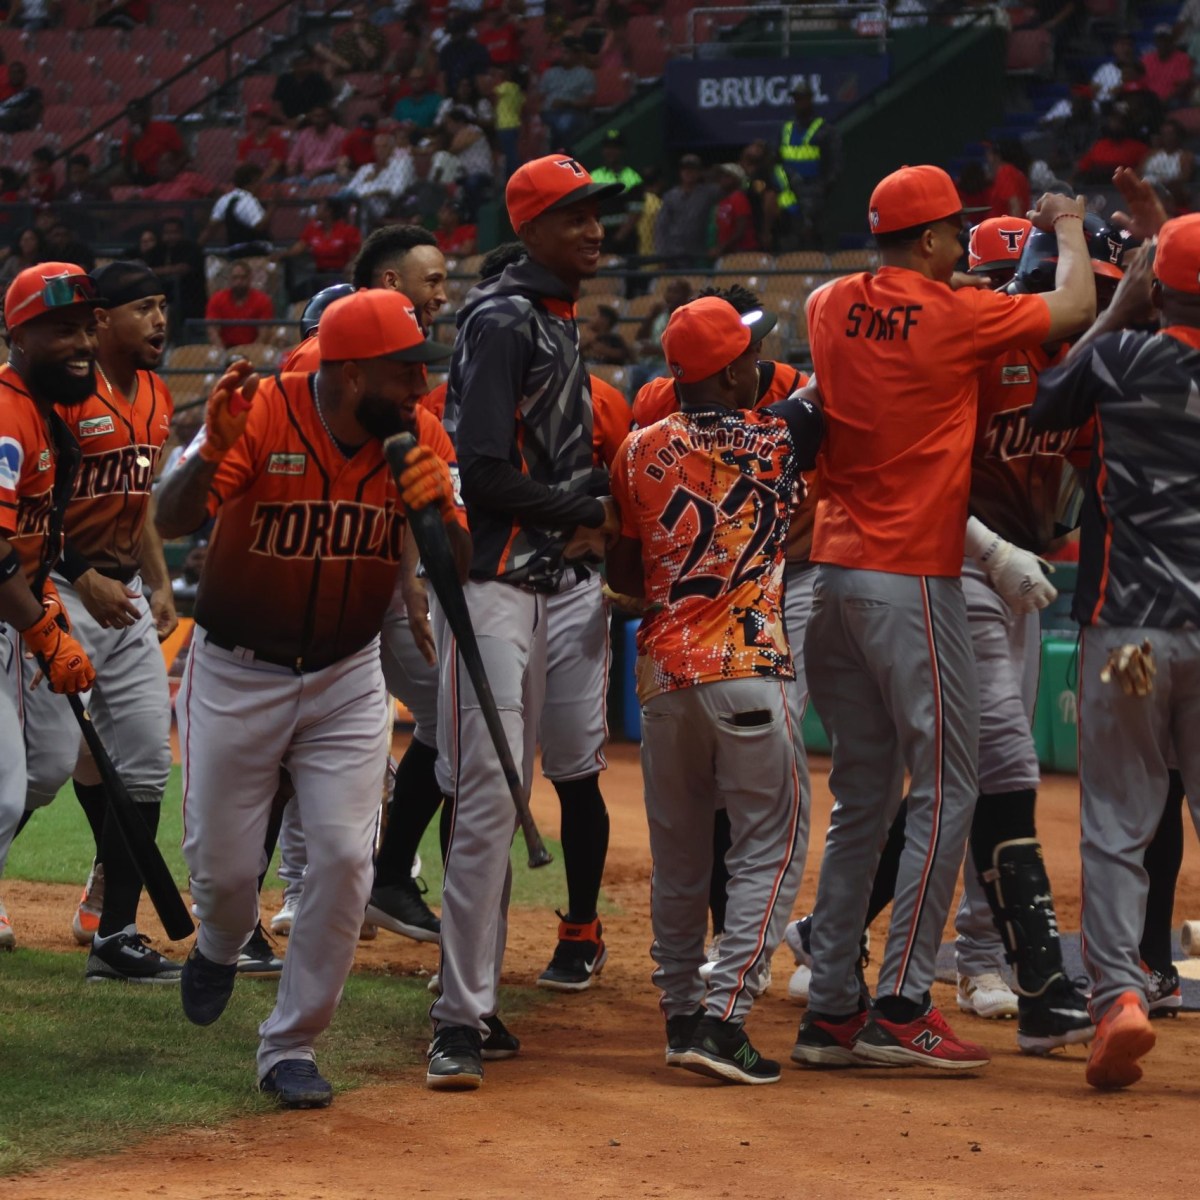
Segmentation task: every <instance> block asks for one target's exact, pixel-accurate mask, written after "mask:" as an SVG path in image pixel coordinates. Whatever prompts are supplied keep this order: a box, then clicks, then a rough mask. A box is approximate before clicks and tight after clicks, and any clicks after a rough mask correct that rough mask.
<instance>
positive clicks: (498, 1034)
mask: <svg viewBox="0 0 1200 1200" xmlns="http://www.w3.org/2000/svg"><path fill="white" fill-rule="evenodd" d="M483 1023H484V1024H485V1025H486V1026H487V1027H488V1035H487V1037H485V1038H484V1039H483V1045H482V1046H481V1047H480V1051H479V1057H480V1058H482V1059H483V1060H484V1062H497V1061H499V1060H500V1059H502V1058H516V1056H517V1055H518V1054H519V1053H520V1050H521V1039H520V1038H519V1037H517V1035H516V1034H515V1033H512V1032H510V1030H509V1028H508V1026H507V1025H505V1024H504V1022H503V1021H502V1020H500V1018H499V1017H484V1018H483Z"/></svg>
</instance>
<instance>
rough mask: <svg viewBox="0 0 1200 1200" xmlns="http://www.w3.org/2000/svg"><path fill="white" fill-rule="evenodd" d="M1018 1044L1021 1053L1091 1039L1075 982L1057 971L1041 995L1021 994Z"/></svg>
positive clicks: (1085, 1007)
mask: <svg viewBox="0 0 1200 1200" xmlns="http://www.w3.org/2000/svg"><path fill="white" fill-rule="evenodd" d="M1020 1009H1021V1011H1020V1014H1019V1015H1018V1017H1017V1047H1018V1049H1019V1050H1020V1051H1021V1053H1022V1054H1049V1053H1050V1051H1051V1050H1057V1049H1058V1048H1059V1047H1060V1046H1077V1045H1080V1044H1081V1043H1083V1042H1090V1041H1091V1040H1092V1038H1093V1037H1094V1036H1095V1034H1096V1028H1095V1026H1094V1025H1093V1024H1092V1018H1091V1014H1090V1013H1089V1012H1088V1005H1087V1000H1086V999H1085V998H1084V995H1083V992H1082V990H1081V989H1080V987H1079V985H1078V984H1075V983H1072V982H1071V980H1069V979H1067V977H1066V976H1065V975H1060V976H1059V977H1058V978H1057V979H1056V980H1054V982H1053V983H1051V984H1050V986H1049V987H1048V988H1046V990H1045V991H1044V992H1043V993H1042V994H1041V995H1040V996H1021V997H1020Z"/></svg>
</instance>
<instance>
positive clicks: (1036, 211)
mask: <svg viewBox="0 0 1200 1200" xmlns="http://www.w3.org/2000/svg"><path fill="white" fill-rule="evenodd" d="M1086 215H1087V203H1086V202H1085V201H1084V199H1083V197H1082V196H1062V195H1059V193H1058V192H1046V193H1044V194H1043V196H1042V198H1041V199H1040V200H1039V201H1038V202H1037V206H1036V207H1035V208H1032V209H1030V211H1029V212H1028V213H1027V214H1026V216H1028V218H1029V220H1031V221H1032V222H1033V223H1034V225H1036V226H1037V227H1038V229H1044V230H1046V231H1047V232H1053V230H1054V222H1055V221H1056V220H1058V218H1059V217H1067V216H1070V217H1078V218H1079V219H1080V220H1081V221H1082V220H1083V218H1084V217H1085V216H1086Z"/></svg>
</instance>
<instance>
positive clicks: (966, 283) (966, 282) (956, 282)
mask: <svg viewBox="0 0 1200 1200" xmlns="http://www.w3.org/2000/svg"><path fill="white" fill-rule="evenodd" d="M950 286H951V287H952V288H953V289H954V290H955V291H958V290H959V288H977V289H978V290H980V291H987V289H988V288H990V287H991V286H992V277H991V276H990V275H972V274H971V273H970V272H969V271H955V272H954V274H953V275H951V276H950Z"/></svg>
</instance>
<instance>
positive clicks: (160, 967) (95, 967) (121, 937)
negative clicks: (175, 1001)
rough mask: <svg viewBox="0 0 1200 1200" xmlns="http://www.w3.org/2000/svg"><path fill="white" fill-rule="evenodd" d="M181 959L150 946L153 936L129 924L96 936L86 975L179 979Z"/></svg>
mask: <svg viewBox="0 0 1200 1200" xmlns="http://www.w3.org/2000/svg"><path fill="white" fill-rule="evenodd" d="M180 973H181V967H180V965H179V963H177V962H172V961H171V960H170V959H169V958H164V957H163V956H162V955H161V954H159V953H158V951H157V950H151V949H150V939H149V938H148V937H146V936H145V935H144V934H141V933H138V931H137V926H136V925H126V926H125V928H124V929H122V930H121V932H120V933H113V934H109V936H108V937H103V938H102V937H96V938H95V939H94V940H93V941H92V952H91V954H89V955H88V959H87V966H86V967H85V968H84V978H85V979H86V980H87V981H88V983H98V982H100V981H102V980H104V981H107V980H119V981H121V982H122V983H178V982H179V976H180Z"/></svg>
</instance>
